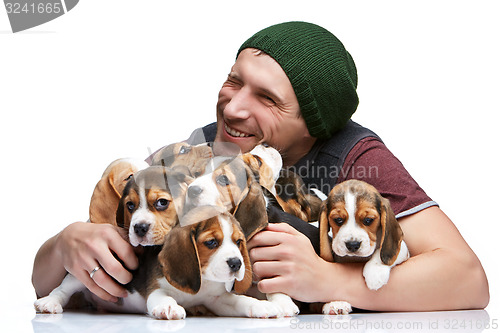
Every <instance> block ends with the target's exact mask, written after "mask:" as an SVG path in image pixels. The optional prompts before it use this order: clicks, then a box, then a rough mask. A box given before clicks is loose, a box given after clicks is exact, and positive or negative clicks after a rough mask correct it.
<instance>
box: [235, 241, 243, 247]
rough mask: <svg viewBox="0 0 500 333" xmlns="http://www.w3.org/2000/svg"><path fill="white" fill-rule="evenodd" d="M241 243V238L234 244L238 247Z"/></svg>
mask: <svg viewBox="0 0 500 333" xmlns="http://www.w3.org/2000/svg"><path fill="white" fill-rule="evenodd" d="M242 243H243V239H238V240H237V241H236V245H237V246H238V247H239V246H240V245H241V244H242Z"/></svg>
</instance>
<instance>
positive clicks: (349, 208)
mask: <svg viewBox="0 0 500 333" xmlns="http://www.w3.org/2000/svg"><path fill="white" fill-rule="evenodd" d="M319 229H320V246H321V253H320V255H321V257H322V258H323V259H325V260H328V261H335V262H359V261H361V262H363V261H366V264H365V266H364V269H363V276H364V278H365V282H366V285H367V286H368V288H370V289H372V290H377V289H379V288H381V287H382V286H384V285H385V284H386V283H387V282H388V280H389V275H390V271H391V268H392V267H394V266H395V265H397V264H400V263H402V262H404V261H405V260H407V259H408V258H409V252H408V248H407V247H406V244H405V242H404V241H403V231H402V230H401V227H400V226H399V224H398V222H397V220H396V217H395V215H394V212H393V211H392V209H391V206H390V204H389V200H387V199H385V198H383V197H382V196H381V195H380V193H379V192H378V191H377V190H376V189H375V188H374V187H373V186H371V185H369V184H367V183H365V182H362V181H359V180H348V181H345V182H342V183H340V184H338V185H336V186H335V187H334V188H333V189H332V191H331V192H330V194H329V195H328V198H327V199H326V201H325V202H324V203H323V206H322V210H321V214H320V220H319ZM330 230H331V231H332V238H333V241H331V242H330V240H329V238H328V233H329V231H330ZM350 311H351V306H350V304H349V303H347V302H331V303H327V304H325V306H324V307H323V313H325V314H346V313H349V312H350Z"/></svg>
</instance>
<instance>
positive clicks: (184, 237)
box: [158, 226, 201, 294]
mask: <svg viewBox="0 0 500 333" xmlns="http://www.w3.org/2000/svg"><path fill="white" fill-rule="evenodd" d="M158 261H159V263H160V265H161V267H162V271H163V275H164V276H165V278H166V279H167V281H168V282H169V283H170V284H171V285H172V286H174V287H175V288H177V289H179V290H181V291H184V292H186V293H189V294H196V293H197V292H198V291H200V288H201V268H200V261H199V259H198V249H197V247H196V239H195V229H194V228H193V226H187V227H180V226H177V227H175V228H173V229H172V230H171V231H170V232H169V233H168V234H167V236H165V242H164V244H163V248H162V250H161V252H160V254H159V255H158Z"/></svg>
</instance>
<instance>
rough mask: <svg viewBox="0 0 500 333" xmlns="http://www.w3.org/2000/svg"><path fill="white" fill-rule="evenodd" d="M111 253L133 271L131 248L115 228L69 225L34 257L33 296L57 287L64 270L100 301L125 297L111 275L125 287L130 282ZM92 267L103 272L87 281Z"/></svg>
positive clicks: (79, 223)
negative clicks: (98, 268)
mask: <svg viewBox="0 0 500 333" xmlns="http://www.w3.org/2000/svg"><path fill="white" fill-rule="evenodd" d="M113 253H116V255H117V256H118V257H119V258H120V259H121V260H123V262H124V263H125V265H126V266H127V267H129V268H130V269H135V268H137V265H138V262H137V257H136V256H135V254H134V252H133V248H132V246H131V245H130V244H129V243H127V242H126V241H125V240H124V239H123V238H122V237H121V236H120V234H119V233H118V231H117V228H116V227H114V226H112V225H107V224H93V223H85V222H76V223H73V224H70V225H69V226H68V227H66V228H65V229H63V230H62V231H61V232H60V233H58V234H57V235H55V236H54V237H52V238H50V239H49V240H47V241H46V242H45V243H44V244H43V245H42V247H41V248H40V249H39V251H38V253H37V255H36V257H35V262H34V265H33V275H32V283H33V286H34V287H35V292H36V294H37V297H43V296H46V295H47V294H48V293H50V292H51V291H52V290H53V289H54V288H55V287H57V286H58V285H59V284H60V283H61V282H62V279H63V278H64V276H65V275H66V271H67V272H69V273H71V274H72V275H74V276H75V277H76V278H77V279H78V280H80V281H81V282H82V283H83V284H84V285H85V286H86V287H87V288H88V289H89V290H90V291H91V292H93V293H94V294H96V295H97V296H99V297H100V298H102V299H104V300H108V301H117V300H118V299H117V297H125V296H126V295H127V293H126V290H125V289H124V288H123V287H122V286H120V285H119V284H117V283H116V282H115V281H113V279H112V278H111V276H112V277H114V278H115V279H116V280H117V281H119V282H120V283H123V284H125V283H128V282H130V280H131V279H132V274H131V273H130V272H129V271H127V270H126V269H125V268H124V267H123V266H122V265H121V264H120V262H119V261H118V260H117V259H116V258H115V256H114V255H113ZM96 266H101V267H102V268H103V269H101V270H100V272H99V273H96V274H95V276H94V279H91V278H90V276H89V272H90V271H92V270H93V269H94V268H95V267H96Z"/></svg>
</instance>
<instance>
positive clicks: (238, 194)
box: [184, 146, 282, 239]
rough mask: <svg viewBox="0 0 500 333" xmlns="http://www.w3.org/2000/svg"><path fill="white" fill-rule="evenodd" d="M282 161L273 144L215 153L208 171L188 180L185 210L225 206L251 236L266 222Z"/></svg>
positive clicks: (246, 234)
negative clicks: (238, 152) (235, 152)
mask: <svg viewBox="0 0 500 333" xmlns="http://www.w3.org/2000/svg"><path fill="white" fill-rule="evenodd" d="M281 165H282V162H281V156H280V155H279V153H278V152H277V151H276V150H275V149H274V148H271V147H263V146H258V148H256V149H254V150H253V151H252V152H250V153H247V154H243V155H239V156H236V157H234V156H233V157H227V156H216V157H214V158H213V159H212V160H211V161H210V162H209V164H208V166H207V169H206V171H205V173H204V174H203V175H202V176H200V177H198V178H196V179H194V180H193V181H192V182H191V183H190V184H189V186H188V189H187V192H186V201H185V206H184V213H187V212H189V210H190V209H192V208H193V207H198V206H204V205H209V206H218V207H222V208H225V209H226V210H227V211H228V212H230V213H232V214H234V215H235V217H236V219H237V220H238V221H239V222H240V224H241V227H242V229H243V231H244V233H245V236H246V238H247V239H250V238H251V237H252V236H253V235H254V234H255V233H256V232H258V231H260V230H262V229H263V228H265V227H266V225H267V215H266V209H267V205H268V202H269V200H270V199H271V198H270V196H272V193H276V192H275V189H274V185H275V182H276V179H277V178H278V175H279V170H280V168H281ZM263 189H265V190H266V191H265V192H263Z"/></svg>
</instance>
